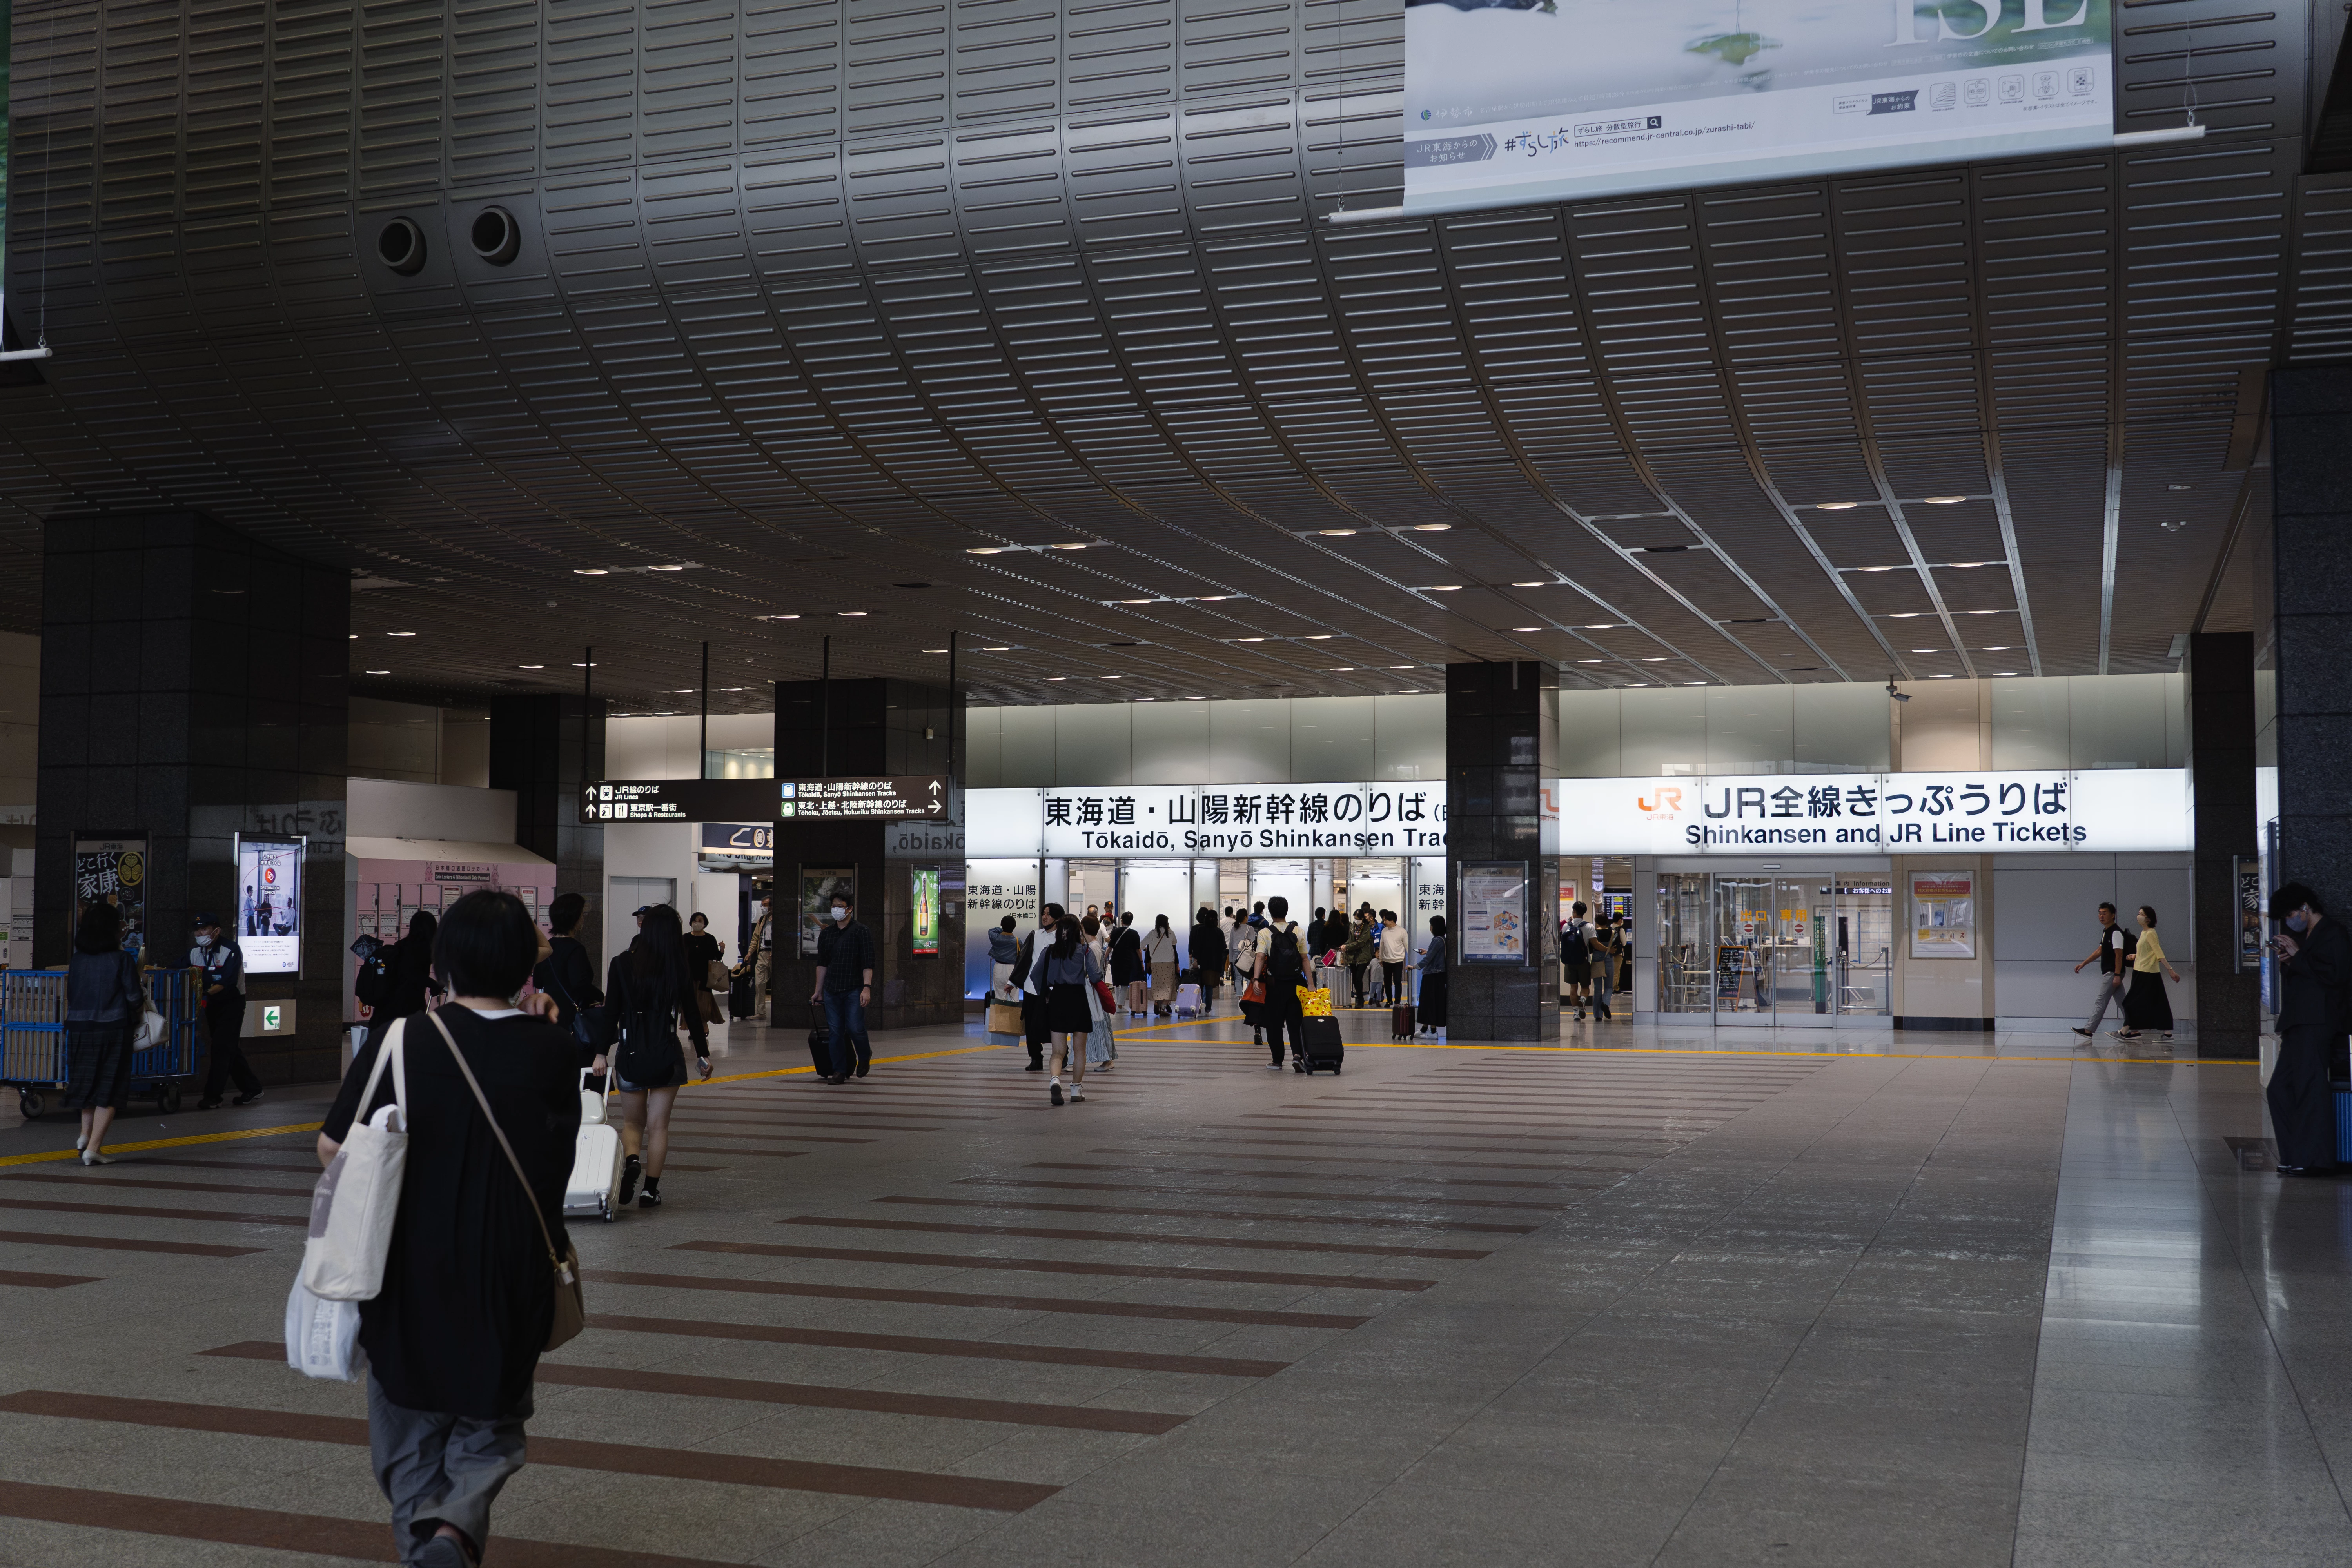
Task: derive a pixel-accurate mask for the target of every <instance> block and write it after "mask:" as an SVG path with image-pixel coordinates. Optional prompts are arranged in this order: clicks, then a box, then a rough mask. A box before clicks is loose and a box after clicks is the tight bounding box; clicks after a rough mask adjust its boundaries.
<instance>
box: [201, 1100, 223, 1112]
mask: <svg viewBox="0 0 2352 1568" xmlns="http://www.w3.org/2000/svg"><path fill="white" fill-rule="evenodd" d="M220 1108H221V1102H220V1101H219V1100H198V1101H196V1109H197V1110H219V1109H220Z"/></svg>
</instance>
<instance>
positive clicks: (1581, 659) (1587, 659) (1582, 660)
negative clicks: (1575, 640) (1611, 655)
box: [1576, 658, 1609, 664]
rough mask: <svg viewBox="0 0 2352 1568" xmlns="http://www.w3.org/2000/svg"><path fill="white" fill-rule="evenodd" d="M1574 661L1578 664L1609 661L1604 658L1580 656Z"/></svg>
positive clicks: (1605, 662)
mask: <svg viewBox="0 0 2352 1568" xmlns="http://www.w3.org/2000/svg"><path fill="white" fill-rule="evenodd" d="M1576 662H1577V663H1579V664H1607V663H1608V662H1609V661H1608V660H1607V659H1605V658H1580V659H1578V660H1577V661H1576Z"/></svg>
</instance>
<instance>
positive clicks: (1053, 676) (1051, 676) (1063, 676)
mask: <svg viewBox="0 0 2352 1568" xmlns="http://www.w3.org/2000/svg"><path fill="white" fill-rule="evenodd" d="M1045 679H1048V680H1067V679H1070V678H1069V677H1068V676H1066V675H1049V676H1047V677H1046V678H1045Z"/></svg>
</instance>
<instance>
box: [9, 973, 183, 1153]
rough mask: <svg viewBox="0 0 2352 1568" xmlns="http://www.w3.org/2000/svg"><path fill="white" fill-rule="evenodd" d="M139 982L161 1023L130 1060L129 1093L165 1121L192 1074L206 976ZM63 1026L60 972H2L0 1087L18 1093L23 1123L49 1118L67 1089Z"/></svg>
mask: <svg viewBox="0 0 2352 1568" xmlns="http://www.w3.org/2000/svg"><path fill="white" fill-rule="evenodd" d="M141 979H142V983H143V984H145V986H146V988H147V995H148V999H149V1001H150V1002H152V1004H153V1005H154V1008H155V1011H157V1012H158V1013H161V1014H162V1015H163V1041H162V1043H161V1044H158V1045H153V1046H150V1047H147V1048H146V1049H145V1050H134V1051H132V1052H131V1095H132V1097H133V1098H134V1099H135V1098H137V1097H139V1096H142V1095H152V1096H153V1097H154V1100H155V1108H156V1109H157V1110H160V1111H162V1112H163V1114H165V1115H166V1116H168V1115H170V1114H172V1113H173V1111H176V1110H179V1109H180V1091H181V1087H182V1080H184V1079H190V1078H193V1077H194V1076H195V1072H196V1065H197V1059H198V1057H199V1055H200V1045H201V1041H200V1039H199V1036H200V1033H201V1025H200V1023H199V1021H198V1015H199V1014H200V1012H201V1011H202V1001H201V998H202V996H203V992H204V971H202V970H200V969H150V970H146V971H144V972H143V973H142V975H141ZM65 1020H66V972H65V971H64V970H62V969H16V970H6V971H0V1087H5V1088H8V1089H15V1090H16V1105H17V1109H18V1110H22V1111H23V1112H24V1114H25V1117H26V1120H27V1121H31V1120H33V1119H34V1118H36V1117H39V1116H41V1115H44V1114H46V1113H47V1112H48V1111H49V1110H54V1109H55V1108H56V1105H57V1097H58V1095H59V1094H60V1093H61V1092H62V1091H63V1090H64V1089H65V1087H66V1083H67V1079H68V1072H67V1064H66V1022H65Z"/></svg>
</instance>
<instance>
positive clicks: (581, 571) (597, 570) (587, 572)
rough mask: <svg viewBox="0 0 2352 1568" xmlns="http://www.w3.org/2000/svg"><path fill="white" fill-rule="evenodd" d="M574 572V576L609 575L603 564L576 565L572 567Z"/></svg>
mask: <svg viewBox="0 0 2352 1568" xmlns="http://www.w3.org/2000/svg"><path fill="white" fill-rule="evenodd" d="M572 575H573V576H574V577H603V576H606V575H609V574H607V573H606V572H605V570H604V568H603V567H602V566H574V567H573V568H572Z"/></svg>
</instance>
